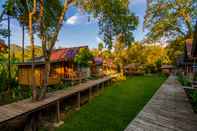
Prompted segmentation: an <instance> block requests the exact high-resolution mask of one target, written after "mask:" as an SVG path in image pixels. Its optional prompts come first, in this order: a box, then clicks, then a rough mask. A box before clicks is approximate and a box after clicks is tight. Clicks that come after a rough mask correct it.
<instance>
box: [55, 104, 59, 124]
mask: <svg viewBox="0 0 197 131" xmlns="http://www.w3.org/2000/svg"><path fill="white" fill-rule="evenodd" d="M56 104H57V105H56V107H57V110H56V113H57V119H56V122H57V123H59V122H60V102H59V101H57V103H56Z"/></svg>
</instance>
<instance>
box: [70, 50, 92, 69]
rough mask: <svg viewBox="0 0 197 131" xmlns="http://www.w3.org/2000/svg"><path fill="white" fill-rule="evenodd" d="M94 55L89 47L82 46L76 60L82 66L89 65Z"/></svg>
mask: <svg viewBox="0 0 197 131" xmlns="http://www.w3.org/2000/svg"><path fill="white" fill-rule="evenodd" d="M92 57H93V55H92V54H91V52H90V51H89V49H87V48H81V49H80V51H79V53H78V54H77V55H76V56H75V58H74V61H75V62H76V63H77V64H79V65H80V66H82V67H87V66H89V64H90V63H89V62H90V60H91V58H92Z"/></svg>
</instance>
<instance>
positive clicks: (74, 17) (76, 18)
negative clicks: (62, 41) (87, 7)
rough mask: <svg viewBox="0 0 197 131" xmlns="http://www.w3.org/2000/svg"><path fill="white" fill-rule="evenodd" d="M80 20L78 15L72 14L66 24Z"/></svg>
mask: <svg viewBox="0 0 197 131" xmlns="http://www.w3.org/2000/svg"><path fill="white" fill-rule="evenodd" d="M78 21H79V18H78V16H77V15H74V16H71V17H70V18H68V19H67V21H66V24H68V25H75V24H77V23H78Z"/></svg>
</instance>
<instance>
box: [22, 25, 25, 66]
mask: <svg viewBox="0 0 197 131" xmlns="http://www.w3.org/2000/svg"><path fill="white" fill-rule="evenodd" d="M24 46H25V26H24V25H22V62H23V63H24V61H25V60H24V55H25V51H24V48H25V47H24Z"/></svg>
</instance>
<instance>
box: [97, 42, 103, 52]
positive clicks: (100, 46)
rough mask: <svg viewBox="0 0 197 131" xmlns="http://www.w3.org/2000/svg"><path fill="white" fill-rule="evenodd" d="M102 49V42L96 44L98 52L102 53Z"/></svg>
mask: <svg viewBox="0 0 197 131" xmlns="http://www.w3.org/2000/svg"><path fill="white" fill-rule="evenodd" d="M103 48H104V45H103V43H102V42H100V43H99V44H98V50H99V51H101V52H102V50H103Z"/></svg>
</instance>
